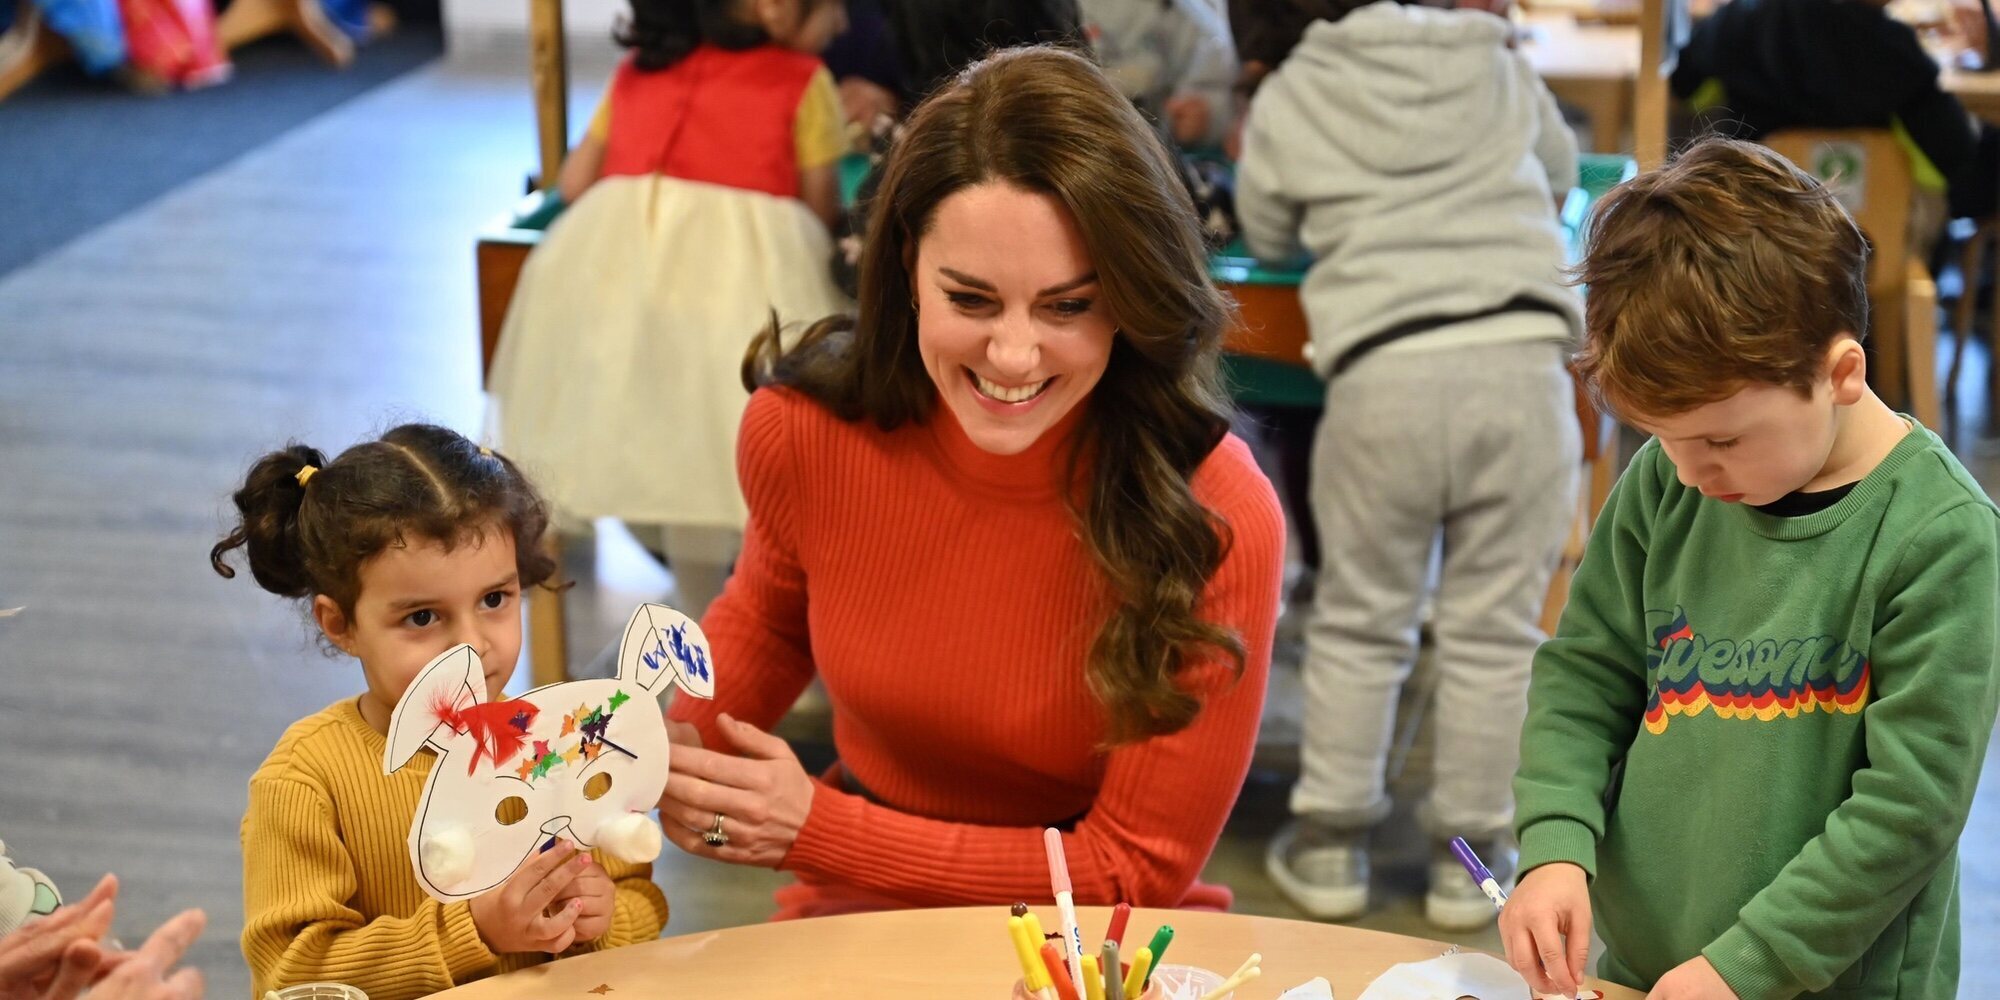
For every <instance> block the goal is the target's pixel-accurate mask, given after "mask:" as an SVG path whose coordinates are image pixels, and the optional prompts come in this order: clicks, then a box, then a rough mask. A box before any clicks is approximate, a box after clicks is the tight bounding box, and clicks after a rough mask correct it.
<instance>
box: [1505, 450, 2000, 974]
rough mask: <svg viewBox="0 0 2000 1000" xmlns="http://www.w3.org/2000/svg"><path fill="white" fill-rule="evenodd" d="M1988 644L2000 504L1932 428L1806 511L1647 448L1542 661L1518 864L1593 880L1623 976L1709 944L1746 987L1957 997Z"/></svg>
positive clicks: (1997, 601) (1525, 757)
mask: <svg viewBox="0 0 2000 1000" xmlns="http://www.w3.org/2000/svg"><path fill="white" fill-rule="evenodd" d="M1996 643H2000V511H1996V510H1995V508H1994V506H1993V503H1992V501H1990V500H1988V499H1987V498H1986V495H1985V493H1984V492H1982V491H1981V490H1980V488H1979V485H1978V484H1977V483H1975V482H1974V481H1973V479H1972V477H1971V476H1970V475H1969V474H1967V473H1966V471H1965V468H1964V467H1963V466H1961V465H1959V463H1958V461H1957V459H1955V458H1953V457H1952V455H1951V452H1950V451H1948V450H1946V448H1945V446H1944V442H1942V441H1940V440H1939V439H1938V438H1937V436H1936V435H1934V434H1932V433H1930V432H1929V431H1927V430H1922V429H1918V430H1915V431H1912V432H1911V433H1910V434H1909V435H1908V436H1907V437H1905V438H1904V439H1903V440H1902V442H1901V443H1899V444H1898V445H1897V446H1896V448H1895V450H1893V451H1891V452H1890V453H1889V456H1888V457H1887V458H1886V459H1884V460H1883V461H1882V463H1881V465H1879V466H1877V467H1876V469H1875V470H1874V471H1873V472H1871V473H1869V474H1868V476H1867V478H1865V479H1863V480H1862V481H1861V482H1860V483H1859V484H1857V485H1856V486H1855V488H1854V490H1853V492H1851V493H1850V494H1848V495H1847V497H1845V498H1844V499H1842V500H1841V501H1840V502H1839V503H1837V504H1835V505H1833V506H1832V507H1830V508H1828V509H1826V510H1823V511H1820V512H1818V513H1815V514H1810V515H1807V516H1804V517H1795V518H1780V517H1774V516H1771V515H1767V514H1764V513H1761V512H1759V511H1757V510H1755V509H1752V508H1748V507H1744V506H1741V505H1736V504H1726V503H1723V502H1721V501H1718V500H1711V499H1708V498H1705V497H1703V496H1702V495H1701V494H1700V493H1699V492H1697V491H1695V490H1692V489H1689V488H1687V487H1685V486H1682V485H1681V484H1680V482H1679V480H1678V479H1677V478H1676V476H1675V472H1674V466H1673V463H1672V462H1671V461H1670V460H1669V459H1668V458H1667V455H1666V452H1665V451H1664V450H1662V449H1661V448H1660V447H1659V442H1658V441H1651V442H1648V443H1647V444H1646V446H1645V447H1644V448H1642V449H1641V450H1640V452H1639V454H1638V456H1637V457H1635V458H1634V459H1633V461H1632V466H1631V468H1630V469H1628V470H1627V471H1626V473H1625V475H1624V476H1623V478H1621V479H1620V480H1619V482H1618V486H1617V488H1616V489H1615V490H1613V491H1612V494H1611V499H1610V501H1609V502H1608V503H1607V504H1606V505H1605V509H1604V514H1603V516H1602V518H1601V519H1600V520H1599V522H1598V524H1597V528H1596V530H1595V531H1594V532H1593V533H1592V535H1591V539H1590V546H1589V548H1588V550H1587V551H1586V553H1585V555H1584V559H1583V565H1582V566H1581V567H1580V568H1579V569H1578V570H1577V574H1576V579H1575V581H1574V584H1573V587H1572V589H1571V591H1570V596H1569V606H1568V608H1567V609H1565V611H1564V612H1563V616H1562V623H1561V625H1560V627H1559V628H1558V629H1557V632H1556V636H1555V637H1554V638H1553V639H1550V640H1549V641H1548V642H1547V643H1545V644H1544V645H1543V646H1542V647H1541V649H1540V650H1539V651H1538V652H1537V653H1536V654H1535V665H1534V677H1533V681H1532V683H1531V685H1530V687H1529V693H1528V719H1527V722H1526V724H1525V726H1524V727H1523V730H1522V734H1521V769H1520V772H1519V774H1518V775H1517V776H1516V778H1515V781H1514V791H1515V795H1516V797H1517V799H1518V810H1517V816H1516V820H1515V824H1516V828H1517V831H1518V833H1519V835H1520V841H1521V870H1522V871H1524V872H1525V871H1528V870H1529V869H1531V868H1534V867H1535V866H1538V865H1543V864H1548V863H1550V862H1554V861H1568V862H1573V863H1575V864H1577V865H1580V866H1582V868H1583V869H1584V871H1586V872H1588V873H1590V875H1591V876H1592V882H1591V892H1590V895H1591V905H1592V910H1593V914H1594V916H1595V923H1596V928H1597V931H1598V933H1599V934H1600V935H1601V936H1602V937H1603V939H1604V943H1605V945H1606V954H1605V957H1604V960H1603V962H1602V963H1601V964H1600V966H1599V971H1600V974H1602V975H1603V976H1604V977H1605V978H1607V979H1611V980H1613V981H1616V982H1622V983H1624V984H1626V985H1628V986H1632V987H1634V988H1639V989H1647V988H1650V987H1651V985H1652V983H1653V982H1654V981H1655V980H1657V979H1658V978H1659V977H1660V976H1662V975H1664V974H1666V973H1667V972H1668V971H1669V970H1671V969H1672V968H1673V967H1674V966H1676V965H1679V964H1680V963H1682V962H1685V961H1687V960H1689V959H1692V958H1693V957H1694V956H1696V955H1697V954H1699V955H1705V956H1707V957H1708V960H1709V961H1710V962H1711V963H1713V964H1714V966H1715V968H1716V971H1718V972H1720V973H1721V974H1722V978H1723V980H1724V981H1726V982H1728V983H1729V985H1730V987H1731V988H1732V989H1734V990H1735V991H1736V993H1737V995H1738V996H1739V997H1742V998H1743V1000H1779V998H1786V997H1792V996H1797V995H1799V994H1801V993H1808V992H1814V991H1822V994H1823V995H1826V996H1836V997H1871V998H1889V997H1896V998H1908V1000H1916V998H1925V1000H1929V998H1936V1000H1949V998H1951V997H1952V996H1953V995H1954V994H1955V993H1956V992H1957V987H1958V953H1959V945H1958V899H1957V888H1958V847H1957V845H1958V835H1959V831H1960V830H1961V829H1962V828H1963V827H1964V826H1965V819H1966V814H1967V812H1968V811H1969V810H1970V809H1971V806H1972V795H1973V790H1974V788H1975V786H1976V785H1977V784H1978V780H1979V767H1980V762H1981V760H1982V758H1983V756H1984V754H1985V749H1986V743H1987V739H1988V737H1989V736H1990V735H1991V734H1992V731H1993V722H1994V711H1995V708H1996V698H2000V666H1996V664H2000V648H1996Z"/></svg>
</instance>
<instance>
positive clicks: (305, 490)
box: [210, 424, 667, 1000]
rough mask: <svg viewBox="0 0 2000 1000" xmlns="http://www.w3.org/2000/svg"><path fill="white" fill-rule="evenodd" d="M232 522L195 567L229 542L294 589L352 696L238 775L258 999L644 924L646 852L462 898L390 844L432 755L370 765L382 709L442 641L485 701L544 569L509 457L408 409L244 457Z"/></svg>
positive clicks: (557, 947)
mask: <svg viewBox="0 0 2000 1000" xmlns="http://www.w3.org/2000/svg"><path fill="white" fill-rule="evenodd" d="M235 501H236V507H237V510H238V511H239V512H240V513H241V521H240V523H239V524H238V525H237V527H236V530H234V531H232V532H231V533H230V534H229V536H228V537H226V538H224V539H223V540H222V541H221V542H219V543H217V544H216V546H215V549H214V551H213V552H211V553H210V560H211V562H212V563H213V564H214V566H215V569H216V572H218V573H221V574H222V575H223V576H225V577H233V576H235V571H234V570H233V569H232V568H231V567H230V566H229V565H228V564H227V563H226V562H225V561H224V557H225V556H227V555H228V554H229V553H230V552H231V551H233V550H236V549H239V548H240V549H242V550H244V553H245V554H246V556H247V561H248V563H249V567H250V574H251V576H253V577H255V578H256V580H257V583H258V584H259V585H260V586H262V587H263V588H264V589H265V590H268V591H270V592H272V593H274V594H278V595H280V596H283V597H290V598H296V599H300V600H307V601H309V602H310V604H311V610H312V617H313V621H314V622H315V623H316V624H317V625H318V626H319V628H320V631H321V632H322V633H324V634H325V636H326V639H327V641H328V642H330V643H331V644H332V645H333V646H334V647H335V648H337V649H339V650H340V651H341V652H343V653H346V654H347V655H349V656H352V657H354V658H355V659H357V660H359V661H360V663H361V672H362V675H363V676H364V678H365V679H366V681H367V685H368V686H367V690H366V691H364V692H362V693H361V695H360V696H359V697H355V698H345V699H342V700H341V701H338V702H335V703H334V704H332V705H330V706H328V707H327V708H326V709H324V710H322V711H320V712H318V713H316V714H314V715H312V716H310V717H308V718H306V719H303V720H301V721H299V722H297V723H294V724H293V725H292V727H291V728H290V729H288V730H286V732H285V735H284V736H283V737H282V738H281V739H280V740H279V741H278V745H277V748H276V749H274V750H272V751H271V755H270V756H269V757H268V758H266V759H265V761H264V764H263V766H262V767H260V768H258V770H257V773H256V774H255V775H254V776H253V777H252V778H251V779H250V808H249V811H248V812H247V813H245V814H244V817H243V832H242V836H243V894H244V925H243V956H244V958H245V959H246V960H247V961H248V962H249V964H250V973H251V978H252V982H253V984H254V987H255V990H256V992H257V993H258V994H259V995H261V994H262V993H263V992H264V991H265V990H270V989H277V988H280V987H283V986H287V985H291V984H294V983H300V982H308V981H314V980H334V981H338V982H344V983H348V984H351V985H353V986H356V987H359V988H360V989H362V990H364V991H366V992H367V994H368V996H369V997H370V998H371V1000H400V998H405V997H420V996H425V995H428V994H430V993H434V992H436V991H438V990H443V989H448V988H450V987H452V986H455V985H458V984H461V983H465V982H468V981H470V980H474V979H479V978H482V977H485V976H489V975H493V974H494V973H497V972H504V971H509V970H512V969H516V968H520V967H522V966H525V965H532V964H534V963H536V962H539V961H543V960H545V958H546V956H548V955H561V954H568V953H576V952H581V951H592V950H597V949H600V948H609V947H616V946H618V945H623V944H630V943H632V942H636V941H645V940H650V939H652V938H654V937H657V936H658V935H659V933H660V930H661V928H662V927H664V926H665V924H666V920H667V901H666V898H665V897H664V896H663V895H661V893H660V890H659V889H658V888H657V887H655V886H654V885H653V883H652V871H651V866H650V865H633V864H625V863H622V862H618V861H616V860H611V859H603V858H597V857H594V856H592V855H591V854H580V853H578V852H577V851H576V849H575V847H574V846H573V845H570V844H563V845H561V846H560V847H558V848H557V849H555V850H551V851H547V852H545V853H543V854H542V855H541V856H540V857H538V858H536V859H535V860H533V861H530V862H529V863H528V864H526V865H524V866H522V868H521V870H520V871H519V872H517V873H515V875H514V876H513V877H512V878H510V879H509V880H508V881H507V882H506V883H505V884H504V885H502V886H501V887H499V888H497V889H495V890H493V891H492V892H489V893H486V894H485V895H482V896H478V897H476V898H474V899H471V900H469V901H462V902H454V903H450V904H443V903H439V902H438V901H436V900H434V899H432V898H431V897H430V896H428V895H426V894H425V893H424V890H423V888H422V887H421V886H420V885H419V884H418V882H417V879H416V876H415V874H414V872H413V871H412V870H411V866H410V861H409V852H408V848H407V846H406V838H407V836H408V834H409V830H410V822H411V819H412V818H413V815H414V813H415V811H416V807H417V802H418V800H419V798H420V797H421V795H422V792H423V787H424V782H425V779H426V778H427V777H428V776H429V774H430V769H431V766H432V764H433V763H434V758H431V757H429V756H424V757H420V758H419V759H417V760H414V761H412V762H411V764H410V766H408V767H405V768H403V769H402V770H400V771H397V772H396V773H394V774H388V775H384V774H383V773H382V756H383V749H384V745H385V741H386V737H385V735H384V734H385V733H386V731H387V728H388V725H389V718H390V714H391V712H392V711H393V710H394V708H395V706H396V702H397V701H398V700H399V699H400V698H401V697H402V694H403V691H404V689H405V688H407V687H408V686H409V684H410V682H411V680H412V679H414V678H415V677H416V675H417V673H418V671H419V670H421V669H422V668H423V666H424V665H425V664H426V663H428V662H430V660H431V659H432V658H433V657H435V656H436V655H437V654H439V653H442V652H444V651H445V650H446V649H449V648H451V647H452V646H455V645H457V644H459V643H470V644H471V645H472V646H473V648H474V649H475V650H477V651H478V653H479V657H480V661H481V663H482V664H484V666H485V669H486V684H487V694H488V696H489V697H498V696H499V695H500V692H501V688H502V687H503V686H504V685H505V684H506V682H507V679H508V677H509V676H511V675H512V674H513V672H514V662H515V659H516V658H517V657H518V656H519V654H520V650H521V610H520V606H519V603H518V602H519V601H520V598H521V591H522V590H523V589H524V588H527V587H532V586H536V585H538V584H541V583H544V582H545V581H547V580H549V579H550V577H552V576H553V575H554V573H555V564H554V560H553V559H551V558H550V557H549V556H548V555H546V554H545V553H544V551H543V549H542V544H541V540H542V534H543V532H544V531H545V530H546V529H547V527H548V513H547V510H546V508H545V507H544V506H543V504H542V501H541V499H540V497H538V496H537V495H536V493H535V491H534V488H533V487H532V486H530V485H529V484H528V482H527V480H526V479H525V478H524V477H523V476H522V475H521V473H520V471H519V470H518V469H516V468H515V466H514V464H513V463H512V462H510V461H508V460H507V459H506V458H504V457H502V456H500V455H498V454H496V453H494V452H491V451H488V450H486V449H483V448H480V447H479V446H477V445H475V444H473V443H472V442H471V441H468V440H466V439H465V438H464V437H462V436H460V435H458V434H457V433H454V432H452V431H449V430H446V429H444V428H441V427H432V426H428V425H422V424H408V425H404V426H402V427H398V428H396V429H394V430H392V431H390V432H388V433H387V434H384V435H383V436H382V437H381V438H380V439H379V440H376V441H370V442H366V443H363V444H359V445H356V446H354V447H353V448H350V449H348V450H347V451H345V452H343V453H341V455H340V456H339V457H338V458H336V459H334V460H333V461H331V462H329V461H327V459H326V457H325V456H324V455H322V454H321V453H320V452H318V451H316V450H314V449H312V448H308V447H305V446H303V445H299V444H294V445H292V446H290V447H288V448H285V449H284V450H282V451H275V452H272V453H270V454H268V455H266V456H264V457H263V458H261V459H259V460H258V461H257V463H256V464H255V465H254V466H252V467H251V469H250V473H249V476H248V477H247V479H246V481H245V482H244V484H243V486H242V488H241V489H239V490H237V491H236V495H235Z"/></svg>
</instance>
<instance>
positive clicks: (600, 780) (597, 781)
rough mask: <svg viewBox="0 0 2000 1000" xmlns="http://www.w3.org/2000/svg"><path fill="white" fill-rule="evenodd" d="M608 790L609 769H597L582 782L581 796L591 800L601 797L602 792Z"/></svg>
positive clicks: (609, 785) (609, 788)
mask: <svg viewBox="0 0 2000 1000" xmlns="http://www.w3.org/2000/svg"><path fill="white" fill-rule="evenodd" d="M609 791H611V772H609V771H599V772H597V773H596V774H593V775H591V776H590V780H589V781H586V782H584V783H583V797H584V798H586V799H589V800H590V801H592V802H595V801H597V800H598V799H601V798H603V797H604V794H605V793H606V792H609Z"/></svg>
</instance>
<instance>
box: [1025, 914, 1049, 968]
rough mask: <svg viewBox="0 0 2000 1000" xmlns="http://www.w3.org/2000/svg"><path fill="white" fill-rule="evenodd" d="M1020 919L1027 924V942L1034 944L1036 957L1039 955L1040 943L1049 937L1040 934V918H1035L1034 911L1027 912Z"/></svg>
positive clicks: (1040, 951) (1040, 950)
mask: <svg viewBox="0 0 2000 1000" xmlns="http://www.w3.org/2000/svg"><path fill="white" fill-rule="evenodd" d="M1021 919H1022V920H1025V921H1027V922H1028V940H1030V941H1033V942H1034V943H1035V954H1036V955H1037V956H1039V955H1041V953H1042V942H1044V941H1047V940H1048V939H1049V936H1048V935H1047V934H1044V933H1042V920H1041V918H1040V917H1037V916H1035V911H1033V910H1029V911H1028V912H1027V914H1026V915H1025V916H1023V917H1022V918H1021ZM1037 961H1039V958H1038V959H1037Z"/></svg>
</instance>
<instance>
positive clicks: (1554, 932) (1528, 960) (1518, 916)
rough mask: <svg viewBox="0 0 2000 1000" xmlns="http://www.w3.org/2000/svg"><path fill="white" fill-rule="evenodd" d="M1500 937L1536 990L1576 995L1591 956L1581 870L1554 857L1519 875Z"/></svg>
mask: <svg viewBox="0 0 2000 1000" xmlns="http://www.w3.org/2000/svg"><path fill="white" fill-rule="evenodd" d="M1500 942H1501V943H1502V944H1503V945H1505V946H1506V948H1507V962H1508V964H1510V965H1512V966H1513V967H1514V971H1516V972H1519V973H1520V974H1521V978H1523V979H1526V980H1527V981H1528V985H1529V986H1532V987H1534V988H1535V992H1537V993H1560V994H1562V995H1563V996H1566V997H1573V996H1575V995H1576V990H1577V987H1578V986H1579V985H1581V984H1582V983H1583V966H1584V963H1586V962H1587V961H1589V959H1590V886H1589V882H1588V880H1587V879H1586V878H1585V876H1584V874H1583V869H1582V868H1579V867H1577V866H1576V865H1573V864H1570V863H1568V862H1565V861H1558V862H1555V863H1553V864H1546V865H1543V866H1541V867H1540V868H1537V869H1535V870H1534V871H1531V872H1529V873H1528V874H1527V875H1526V876H1525V877H1523V878H1522V879H1521V882H1520V884H1519V885H1517V886H1515V887H1514V893H1513V895H1511V896H1508V897H1507V905H1506V906H1505V907H1502V908H1501V910H1500ZM1675 971H1677V972H1678V971H1679V970H1675ZM1662 982H1663V983H1664V982H1665V980H1662ZM1716 982H1718V983H1719V982H1721V980H1720V979H1717V980H1716ZM1688 995H1689V996H1702V995H1705V994H1692V993H1691V994H1688Z"/></svg>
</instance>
